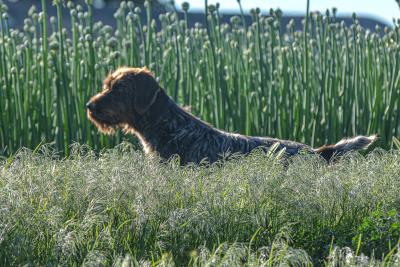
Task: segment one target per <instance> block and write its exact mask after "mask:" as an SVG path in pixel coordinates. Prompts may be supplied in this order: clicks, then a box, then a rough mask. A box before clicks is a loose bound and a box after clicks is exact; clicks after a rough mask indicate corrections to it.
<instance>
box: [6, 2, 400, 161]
mask: <svg viewBox="0 0 400 267" xmlns="http://www.w3.org/2000/svg"><path fill="white" fill-rule="evenodd" d="M45 2H46V0H42V3H45ZM53 2H54V3H55V5H56V7H57V10H58V16H57V17H52V18H48V16H47V12H46V10H45V9H44V10H40V7H37V8H34V7H32V8H31V10H30V11H29V14H28V15H27V17H26V20H25V25H24V27H23V29H20V30H17V29H11V28H9V26H8V23H9V22H8V15H7V8H6V6H5V5H1V6H0V24H1V27H0V29H1V32H0V62H1V64H0V106H1V107H2V111H1V113H0V153H1V154H5V155H11V154H12V153H14V152H15V151H17V150H18V149H19V148H20V147H29V148H32V149H34V148H35V147H36V146H37V145H39V144H41V143H49V142H54V143H55V146H56V148H57V149H58V150H59V151H63V152H64V153H66V154H68V152H69V147H70V144H71V143H74V142H79V143H81V144H88V145H90V146H91V147H93V148H95V149H100V148H104V147H112V146H114V145H115V144H117V143H119V142H120V141H121V136H120V135H117V136H116V137H115V138H109V137H105V136H100V135H98V134H97V130H96V129H95V128H94V127H93V126H92V125H90V123H89V122H88V120H87V118H86V113H85V103H86V102H87V101H88V99H89V97H90V96H91V95H93V94H94V93H96V92H98V91H100V89H101V88H102V80H103V79H104V77H105V76H106V74H108V73H109V72H111V71H112V70H114V69H115V68H117V67H118V66H121V65H128V66H147V67H149V68H150V69H151V70H152V71H154V72H155V74H156V75H157V77H158V78H159V79H160V83H161V85H162V86H163V87H164V88H165V89H166V90H167V92H168V94H169V95H170V96H172V97H173V98H174V99H175V100H176V101H177V102H179V103H180V104H182V105H190V106H191V108H192V111H193V112H194V113H195V114H196V115H198V116H199V117H201V118H202V119H204V120H206V121H207V122H209V123H211V124H213V125H215V126H216V127H218V128H222V129H225V130H229V131H236V132H240V133H242V134H249V135H262V136H265V135H268V136H274V137H278V138H284V139H292V140H296V141H300V142H306V143H308V144H310V145H312V146H318V145H322V144H325V143H334V142H337V141H338V140H339V139H341V138H342V137H344V136H353V135H357V134H365V135H367V134H375V133H378V134H380V135H381V137H382V138H381V144H380V145H381V146H383V147H385V148H389V147H391V145H392V140H393V137H398V136H399V133H400V107H399V100H400V94H399V91H400V84H399V81H400V64H399V62H400V45H399V44H400V28H399V26H398V25H396V26H395V27H394V28H393V29H379V28H377V29H376V31H369V30H366V29H363V28H362V27H361V26H360V25H359V23H358V20H357V17H356V16H354V25H352V26H351V27H348V26H346V25H344V24H343V23H339V22H337V20H336V17H335V16H336V14H335V12H334V11H332V12H327V14H326V15H324V16H323V15H321V14H312V15H310V16H307V18H308V19H307V20H306V21H305V23H304V25H303V26H304V27H303V28H304V31H302V32H295V31H294V23H290V24H289V25H280V23H279V20H280V17H281V15H282V14H281V12H280V11H279V10H278V11H271V13H270V14H267V15H269V16H268V17H267V16H262V14H260V12H259V10H258V9H255V10H253V12H252V16H253V22H252V24H250V25H243V24H244V23H243V21H242V20H241V18H240V16H238V17H233V18H232V19H231V22H230V23H229V24H221V23H220V14H219V11H218V9H217V7H216V6H212V5H211V6H209V7H208V8H207V23H206V24H205V25H199V24H198V25H196V26H195V27H193V28H188V26H187V19H186V18H187V16H190V14H186V16H185V19H182V20H180V19H178V17H177V15H176V14H175V13H167V14H162V15H160V17H159V18H152V17H151V5H150V4H149V3H148V2H147V5H146V6H147V8H146V9H145V10H140V8H138V7H135V6H133V5H132V3H126V2H124V1H122V2H121V7H120V9H119V10H118V12H117V13H116V14H115V19H116V21H117V25H118V26H117V28H116V29H112V28H111V27H110V26H107V25H103V24H102V23H101V22H96V23H94V22H93V17H92V14H93V7H92V5H91V1H87V3H88V5H87V6H80V5H74V4H73V3H72V2H68V4H67V7H66V6H64V5H63V4H62V2H63V1H53ZM63 8H68V9H69V10H70V14H71V16H72V24H71V26H70V27H69V28H68V29H63V28H62V12H61V10H62V9H63ZM143 13H145V14H147V18H146V19H144V20H142V19H141V18H142V17H143V16H141V14H143ZM264 15H265V14H264ZM155 19H159V24H160V27H159V28H157V27H156V21H155ZM283 27H287V31H285V32H286V33H285V34H284V33H283V31H282V28H283Z"/></svg>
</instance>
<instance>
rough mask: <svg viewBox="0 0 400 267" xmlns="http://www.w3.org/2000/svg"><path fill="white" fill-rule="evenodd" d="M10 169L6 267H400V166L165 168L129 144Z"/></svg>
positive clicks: (383, 161)
mask: <svg viewBox="0 0 400 267" xmlns="http://www.w3.org/2000/svg"><path fill="white" fill-rule="evenodd" d="M57 158H58V155H57V153H56V151H55V150H54V147H53V148H51V147H48V146H42V147H41V148H40V151H37V152H32V151H29V150H26V149H24V150H21V151H19V152H18V153H17V154H15V155H14V156H13V157H11V158H8V159H7V160H2V161H1V160H0V265H2V266H21V265H33V266H39V265H40V266H54V265H63V266H64V265H66V266H80V265H82V264H84V265H89V266H110V265H114V266H139V265H140V266H173V265H177V266H186V265H190V266H222V265H223V266H241V265H246V266H311V265H315V266H332V267H333V266H399V264H400V250H399V249H400V246H399V245H400V243H399V241H400V229H399V225H400V210H399V204H400V194H399V191H398V189H399V188H400V179H399V173H400V154H399V152H398V151H393V152H384V151H383V150H375V151H374V152H373V153H371V154H369V155H368V156H367V157H363V156H360V155H359V154H353V155H347V156H346V157H344V158H343V159H341V160H340V161H338V162H336V164H333V165H327V164H326V163H325V162H324V161H323V160H322V159H321V158H319V157H317V156H315V155H301V156H298V157H295V158H292V160H291V162H290V164H289V165H287V166H284V165H283V164H281V162H280V160H279V158H276V155H274V154H272V153H271V154H269V155H267V156H266V155H264V154H263V153H260V152H257V151H256V152H254V153H252V155H250V156H249V157H244V158H241V157H238V158H237V159H235V160H233V161H228V162H226V163H225V164H218V165H212V166H206V167H204V166H203V167H200V166H188V167H185V168H182V167H181V166H179V164H178V163H177V162H175V161H173V160H172V161H171V162H169V163H166V164H160V163H159V162H158V161H157V159H154V158H150V157H146V156H144V155H143V154H142V153H141V152H138V151H137V150H136V149H135V147H133V146H132V145H128V144H126V143H123V144H121V145H119V146H117V147H116V148H114V149H111V150H106V151H103V152H102V153H101V154H100V155H97V153H95V152H94V151H92V150H90V149H88V148H87V147H86V146H73V149H72V151H71V153H70V156H68V157H66V158H64V159H62V160H59V159H57Z"/></svg>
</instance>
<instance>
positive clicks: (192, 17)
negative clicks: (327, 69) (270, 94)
mask: <svg viewBox="0 0 400 267" xmlns="http://www.w3.org/2000/svg"><path fill="white" fill-rule="evenodd" d="M92 1H93V7H94V12H93V16H94V20H95V21H102V22H103V24H107V25H111V26H115V19H114V13H115V12H116V10H117V9H118V7H119V5H120V3H121V1H119V0H92ZM3 2H4V3H5V4H6V5H7V6H8V13H9V15H10V25H11V27H14V28H21V27H22V26H23V21H24V18H25V16H26V14H27V13H28V11H29V9H30V8H31V6H32V5H35V6H36V7H37V9H38V10H40V9H41V1H40V0H3ZM73 2H74V3H75V4H81V5H82V6H84V5H85V1H83V0H78V1H73ZM133 2H134V3H135V4H136V5H138V6H141V7H143V2H144V1H142V0H136V1H133ZM185 2H186V3H189V9H188V15H189V16H188V21H189V24H190V25H194V24H195V23H197V22H199V23H204V11H205V1H203V0H195V1H193V0H192V1H183V0H177V1H170V0H159V1H152V14H153V17H154V18H156V19H157V18H158V16H159V15H160V14H161V13H165V12H171V11H175V12H177V13H178V14H179V15H180V16H181V17H183V9H182V4H183V3H185ZM217 2H218V5H219V12H220V14H221V16H222V22H229V21H230V18H231V17H232V16H235V15H243V17H244V19H245V21H246V22H247V23H250V22H251V9H252V8H255V7H259V8H260V11H261V14H263V15H268V14H269V10H270V9H277V8H280V9H281V10H282V12H283V13H282V19H281V23H282V25H283V26H284V25H286V24H287V23H288V22H289V21H290V20H292V19H293V20H294V22H295V25H296V28H297V30H300V29H301V28H302V24H301V20H302V19H303V18H304V14H305V9H306V5H307V1H305V0H304V1H299V0H284V1H282V0H281V1H278V0H268V1H265V0H241V1H237V0H236V1H235V0H222V1H221V0H220V1H208V4H211V5H216V3H217ZM349 2H351V4H349ZM46 3H47V11H48V14H49V16H56V9H55V8H54V7H53V5H52V1H46ZM239 3H240V5H239ZM357 3H358V4H357ZM332 7H335V8H336V9H337V10H338V13H337V20H338V21H344V22H345V23H346V24H347V25H350V24H352V23H353V18H352V13H353V12H356V13H357V17H358V20H359V22H360V24H361V26H363V27H364V28H367V29H371V30H374V29H375V27H376V25H379V26H380V27H381V28H384V27H392V26H393V22H392V19H393V18H398V17H400V11H399V7H398V6H397V4H396V2H395V1H394V0H382V1H375V0H365V1H361V0H353V1H344V0H336V1H333V0H313V1H311V7H310V10H311V11H318V12H321V13H325V11H326V10H327V9H329V10H332ZM142 15H143V16H145V12H142ZM63 21H64V27H67V28H68V26H69V25H70V18H69V11H68V9H64V10H63ZM282 29H285V27H282Z"/></svg>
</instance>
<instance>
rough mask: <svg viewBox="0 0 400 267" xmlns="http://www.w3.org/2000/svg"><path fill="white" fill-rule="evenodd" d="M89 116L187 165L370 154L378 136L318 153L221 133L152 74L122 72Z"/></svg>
mask: <svg viewBox="0 0 400 267" xmlns="http://www.w3.org/2000/svg"><path fill="white" fill-rule="evenodd" d="M87 107H88V116H89V118H90V119H91V120H92V121H93V122H94V123H95V124H96V126H97V127H98V128H99V129H100V130H102V131H103V132H107V133H112V132H113V130H114V128H115V127H121V128H122V129H123V130H124V131H125V132H129V133H133V134H135V135H136V136H137V137H138V138H139V140H140V141H141V143H142V145H143V147H144V150H145V152H146V153H156V154H158V155H159V156H160V157H161V158H163V159H169V158H170V157H171V156H174V155H178V156H179V157H180V160H181V164H183V165H184V164H187V163H190V162H193V163H200V162H201V161H203V160H206V161H208V162H210V163H212V162H215V161H217V160H219V159H221V158H222V157H226V156H229V155H231V154H236V153H240V154H248V153H249V152H251V151H252V150H253V149H255V148H260V149H263V150H265V151H266V150H268V149H269V148H270V147H271V146H272V145H274V144H276V143H278V149H285V153H286V155H288V156H292V155H295V154H298V153H299V152H300V151H305V152H306V153H317V154H320V155H321V156H322V157H324V158H325V159H326V160H328V161H329V160H330V159H331V158H332V157H333V156H334V155H340V154H343V153H345V152H348V151H350V150H357V149H365V148H367V147H368V146H369V145H370V144H372V143H373V142H374V141H375V140H376V138H377V137H376V136H370V137H365V136H358V137H355V138H353V139H345V140H342V141H340V142H339V143H337V144H336V145H329V146H323V147H321V148H317V149H313V148H311V147H309V146H307V145H305V144H301V143H297V142H292V141H287V140H280V139H275V138H269V137H253V136H244V135H240V134H234V133H228V132H224V131H221V130H218V129H216V128H214V127H212V126H210V125H208V124H207V123H205V122H203V121H201V120H200V119H198V118H196V117H194V116H193V115H191V114H190V113H188V112H187V111H185V110H184V109H183V108H181V107H180V106H178V105H177V104H176V103H175V102H174V101H173V100H172V99H171V98H170V97H168V95H167V94H166V93H165V91H164V90H163V89H162V88H161V87H160V86H159V85H158V83H157V82H156V81H155V79H154V77H153V75H152V74H151V73H150V72H149V71H148V70H147V69H137V68H121V69H119V70H117V71H115V72H114V73H113V74H111V75H110V76H109V77H108V78H107V79H106V80H105V82H104V90H103V92H102V93H100V94H98V95H96V96H94V97H93V98H92V99H91V101H90V102H89V103H88V104H87Z"/></svg>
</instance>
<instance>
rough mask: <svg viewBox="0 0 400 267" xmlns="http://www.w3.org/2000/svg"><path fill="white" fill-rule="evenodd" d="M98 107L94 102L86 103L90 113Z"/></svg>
mask: <svg viewBox="0 0 400 267" xmlns="http://www.w3.org/2000/svg"><path fill="white" fill-rule="evenodd" d="M95 107H96V105H95V104H94V103H93V102H87V103H86V108H87V109H89V110H90V111H93V110H94V108H95Z"/></svg>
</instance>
